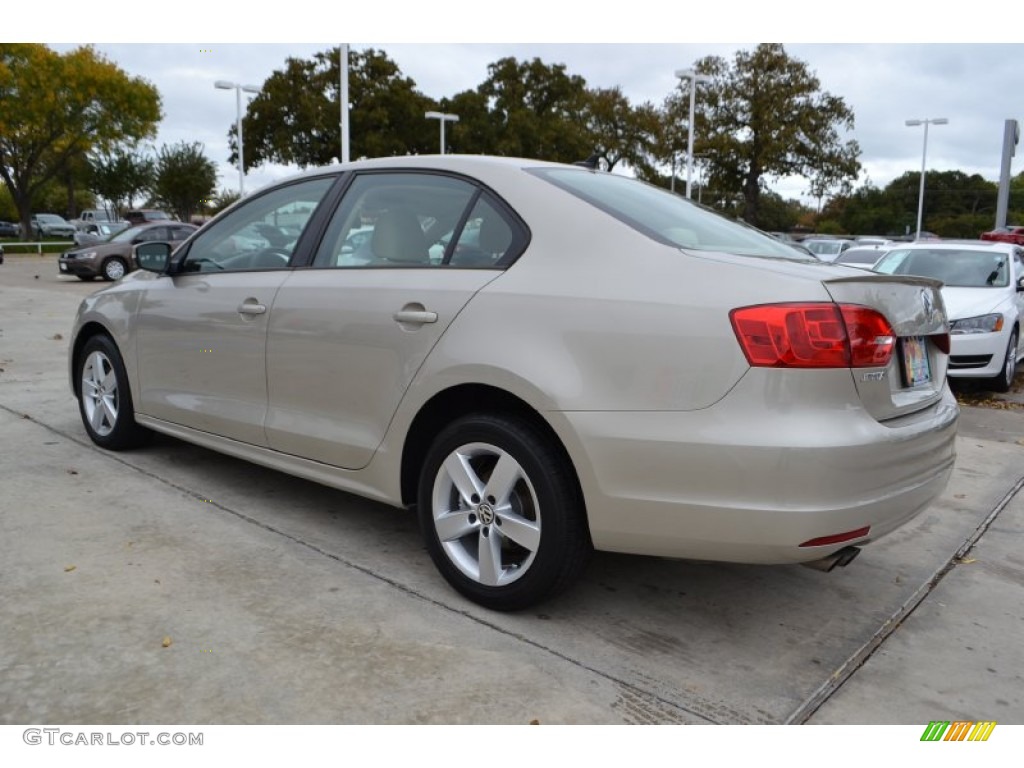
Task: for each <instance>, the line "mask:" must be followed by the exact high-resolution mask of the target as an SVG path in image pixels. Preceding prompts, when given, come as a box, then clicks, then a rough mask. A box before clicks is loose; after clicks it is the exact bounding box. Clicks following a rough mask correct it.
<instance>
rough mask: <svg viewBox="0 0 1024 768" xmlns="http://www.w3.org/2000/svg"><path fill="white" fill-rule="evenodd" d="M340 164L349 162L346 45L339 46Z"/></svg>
mask: <svg viewBox="0 0 1024 768" xmlns="http://www.w3.org/2000/svg"><path fill="white" fill-rule="evenodd" d="M340 57H341V66H340V69H341V90H340V94H341V95H340V97H339V101H341V162H343V163H347V162H348V161H349V151H348V138H349V137H348V43H342V44H341V51H340Z"/></svg>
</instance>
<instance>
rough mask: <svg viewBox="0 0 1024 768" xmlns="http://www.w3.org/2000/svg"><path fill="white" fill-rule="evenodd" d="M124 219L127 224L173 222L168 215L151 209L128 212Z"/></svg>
mask: <svg viewBox="0 0 1024 768" xmlns="http://www.w3.org/2000/svg"><path fill="white" fill-rule="evenodd" d="M124 218H125V220H126V221H127V222H128V223H129V224H147V223H149V222H155V221H163V222H167V221H174V219H173V218H172V217H171V216H170V215H169V214H167V213H165V212H163V211H158V210H155V209H153V208H139V209H137V210H131V211H128V212H127V213H126V214H125V215H124Z"/></svg>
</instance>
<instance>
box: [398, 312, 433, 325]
mask: <svg viewBox="0 0 1024 768" xmlns="http://www.w3.org/2000/svg"><path fill="white" fill-rule="evenodd" d="M394 317H395V320H396V321H397V322H399V323H413V324H416V325H423V324H424V323H436V322H437V312H427V311H426V310H416V309H403V310H401V311H399V312H395V315H394Z"/></svg>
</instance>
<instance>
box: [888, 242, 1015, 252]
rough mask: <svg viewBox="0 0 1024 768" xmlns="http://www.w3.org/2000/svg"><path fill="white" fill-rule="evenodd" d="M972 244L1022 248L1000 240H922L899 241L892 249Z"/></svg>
mask: <svg viewBox="0 0 1024 768" xmlns="http://www.w3.org/2000/svg"><path fill="white" fill-rule="evenodd" d="M965 245H966V246H970V247H971V248H976V249H978V250H986V249H989V250H995V251H1014V250H1017V249H1019V248H1020V246H1019V245H1015V244H1014V243H1006V242H1000V241H998V240H939V241H934V242H926V241H920V242H915V243H897V244H896V245H894V246H893V247H892V250H894V251H895V250H904V249H907V248H910V249H914V250H918V249H928V250H929V251H962V250H963V249H964V246H965Z"/></svg>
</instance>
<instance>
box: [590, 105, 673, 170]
mask: <svg viewBox="0 0 1024 768" xmlns="http://www.w3.org/2000/svg"><path fill="white" fill-rule="evenodd" d="M582 117H583V124H584V128H585V130H586V136H587V139H588V140H589V143H590V145H591V147H592V148H593V151H595V152H597V154H598V155H599V156H600V157H601V159H603V160H604V161H605V163H606V164H607V168H608V170H609V171H610V170H612V169H613V168H614V167H615V166H616V165H618V164H619V163H620V162H625V163H626V164H627V165H629V166H631V167H632V168H636V169H652V168H653V166H654V160H653V158H654V153H655V146H656V145H657V142H658V140H659V138H660V137H661V135H662V133H661V120H660V115H659V114H658V110H657V109H655V108H654V106H653V105H652V104H650V103H648V102H645V103H643V104H640V105H639V106H636V107H634V106H633V105H632V104H630V102H629V99H628V98H627V97H626V96H625V94H623V93H622V89H621V88H620V87H619V86H615V87H614V88H596V89H592V90H589V91H588V92H587V94H586V97H585V99H584V102H583V110H582ZM577 159H583V158H577Z"/></svg>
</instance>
